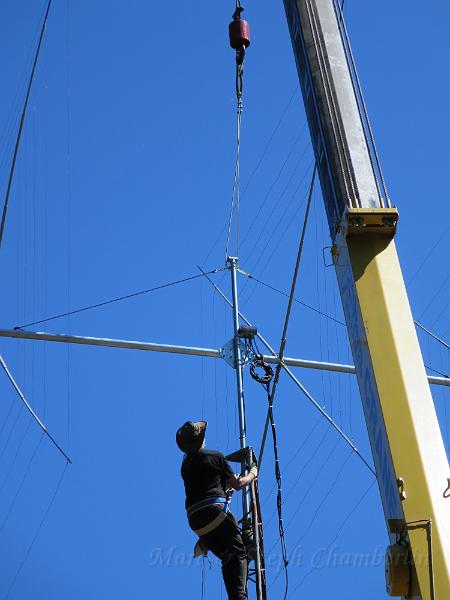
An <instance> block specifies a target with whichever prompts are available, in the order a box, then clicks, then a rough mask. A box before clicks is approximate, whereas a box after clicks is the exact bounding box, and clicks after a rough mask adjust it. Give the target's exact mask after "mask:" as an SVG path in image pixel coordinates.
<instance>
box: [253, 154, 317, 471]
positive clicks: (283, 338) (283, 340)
mask: <svg viewBox="0 0 450 600" xmlns="http://www.w3.org/2000/svg"><path fill="white" fill-rule="evenodd" d="M316 172H317V165H316V164H315V163H314V169H313V173H312V177H311V183H310V185H309V192H308V202H307V204H306V210H305V218H304V220H303V227H302V233H301V236H300V243H299V245H298V252H297V259H296V261H295V268H294V275H293V276H292V284H291V291H290V294H289V300H288V304H287V309H286V316H285V319H284V325H283V333H282V334H281V342H280V350H279V352H278V357H279V359H280V362H279V363H278V364H277V366H276V369H275V377H274V380H273V385H272V391H271V394H270V402H269V409H268V411H267V417H266V424H265V426H264V433H263V438H262V442H261V448H260V451H259V455H258V460H259V464H260V465H261V461H262V457H263V454H264V447H265V445H266V438H267V432H268V430H269V424H270V406H271V405H273V401H274V398H275V393H276V391H277V386H278V381H279V379H280V373H281V369H282V363H283V359H284V350H285V348H286V336H287V330H288V326H289V319H290V317H291V311H292V303H293V301H294V293H295V287H296V285H297V278H298V272H299V269H300V260H301V258H302V253H303V244H304V242H305V235H306V226H307V224H308V217H309V210H310V208H311V200H312V195H313V191H314V182H315V179H316Z"/></svg>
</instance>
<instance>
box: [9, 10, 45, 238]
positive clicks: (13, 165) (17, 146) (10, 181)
mask: <svg viewBox="0 0 450 600" xmlns="http://www.w3.org/2000/svg"><path fill="white" fill-rule="evenodd" d="M51 4H52V0H49V2H48V4H47V10H46V12H45V16H44V20H43V22H42V27H41V32H40V35H39V41H38V45H37V48H36V54H35V56H34V61H33V67H32V69H31V74H30V78H29V81H28V87H27V93H26V96H25V102H24V105H23V109H22V114H21V117H20V123H19V130H18V132H17V138H16V143H15V146H14V153H13V157H12V161H11V168H10V172H9V177H8V185H7V188H6V195H5V201H4V205H3V213H2V220H1V223H0V247H1V245H2V241H3V234H4V231H5V225H6V216H7V214H8V207H9V197H10V194H11V187H12V182H13V179H14V172H15V167H16V161H17V155H18V153H19V146H20V140H21V139H22V131H23V125H24V122H25V116H26V113H27V108H28V102H29V99H30V93H31V86H32V84H33V80H34V74H35V72H36V65H37V62H38V58H39V53H40V50H41V45H42V39H43V37H44V32H45V27H46V25H47V19H48V14H49V12H50V6H51Z"/></svg>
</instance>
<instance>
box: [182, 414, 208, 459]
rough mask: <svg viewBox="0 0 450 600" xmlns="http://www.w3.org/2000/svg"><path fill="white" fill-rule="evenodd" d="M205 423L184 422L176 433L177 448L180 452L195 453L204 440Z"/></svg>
mask: <svg viewBox="0 0 450 600" xmlns="http://www.w3.org/2000/svg"><path fill="white" fill-rule="evenodd" d="M207 425H208V423H207V422H206V421H186V423H185V424H184V425H183V426H182V427H180V429H179V430H178V431H177V436H176V440H177V446H178V448H179V449H180V450H181V451H182V452H197V450H200V448H201V447H202V445H203V442H204V440H205V433H206V426H207Z"/></svg>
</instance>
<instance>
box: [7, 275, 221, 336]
mask: <svg viewBox="0 0 450 600" xmlns="http://www.w3.org/2000/svg"><path fill="white" fill-rule="evenodd" d="M223 270H224V269H212V270H211V271H208V273H205V274H201V275H192V276H191V277H185V278H184V279H178V280H177V281H171V282H170V283H164V284H162V285H158V286H156V287H152V288H148V289H147V290H141V291H139V292H133V293H132V294H127V295H125V296H119V297H118V298H112V299H111V300H105V301H104V302H98V303H97V304H90V305H89V306H84V307H83V308H76V309H74V310H71V311H69V312H65V313H61V314H58V315H54V316H52V317H46V318H45V319H40V320H39V321H34V322H33V323H26V324H25V325H17V326H16V327H14V329H15V330H16V329H23V328H24V327H31V326H32V325H38V324H39V323H46V322H47V321H54V320H55V319H61V318H62V317H67V316H69V315H74V314H76V313H80V312H85V311H87V310H92V309H94V308H99V307H101V306H106V305H107V304H114V303H115V302H121V301H122V300H128V299H129V298H135V297H136V296H142V295H143V294H149V293H150V292H156V291H157V290H162V289H164V288H168V287H171V286H174V285H178V284H179V283H185V282H187V281H192V280H194V279H199V278H200V277H204V276H205V275H212V274H214V273H219V272H220V271H223Z"/></svg>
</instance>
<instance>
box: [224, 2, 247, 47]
mask: <svg viewBox="0 0 450 600" xmlns="http://www.w3.org/2000/svg"><path fill="white" fill-rule="evenodd" d="M243 10H244V9H243V8H242V7H238V8H236V10H235V12H234V15H233V20H232V21H231V23H230V25H229V27H228V30H229V34H230V46H231V47H232V48H234V50H242V49H243V48H248V47H249V46H250V25H249V24H248V22H247V21H244V19H241V12H242V11H243Z"/></svg>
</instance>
